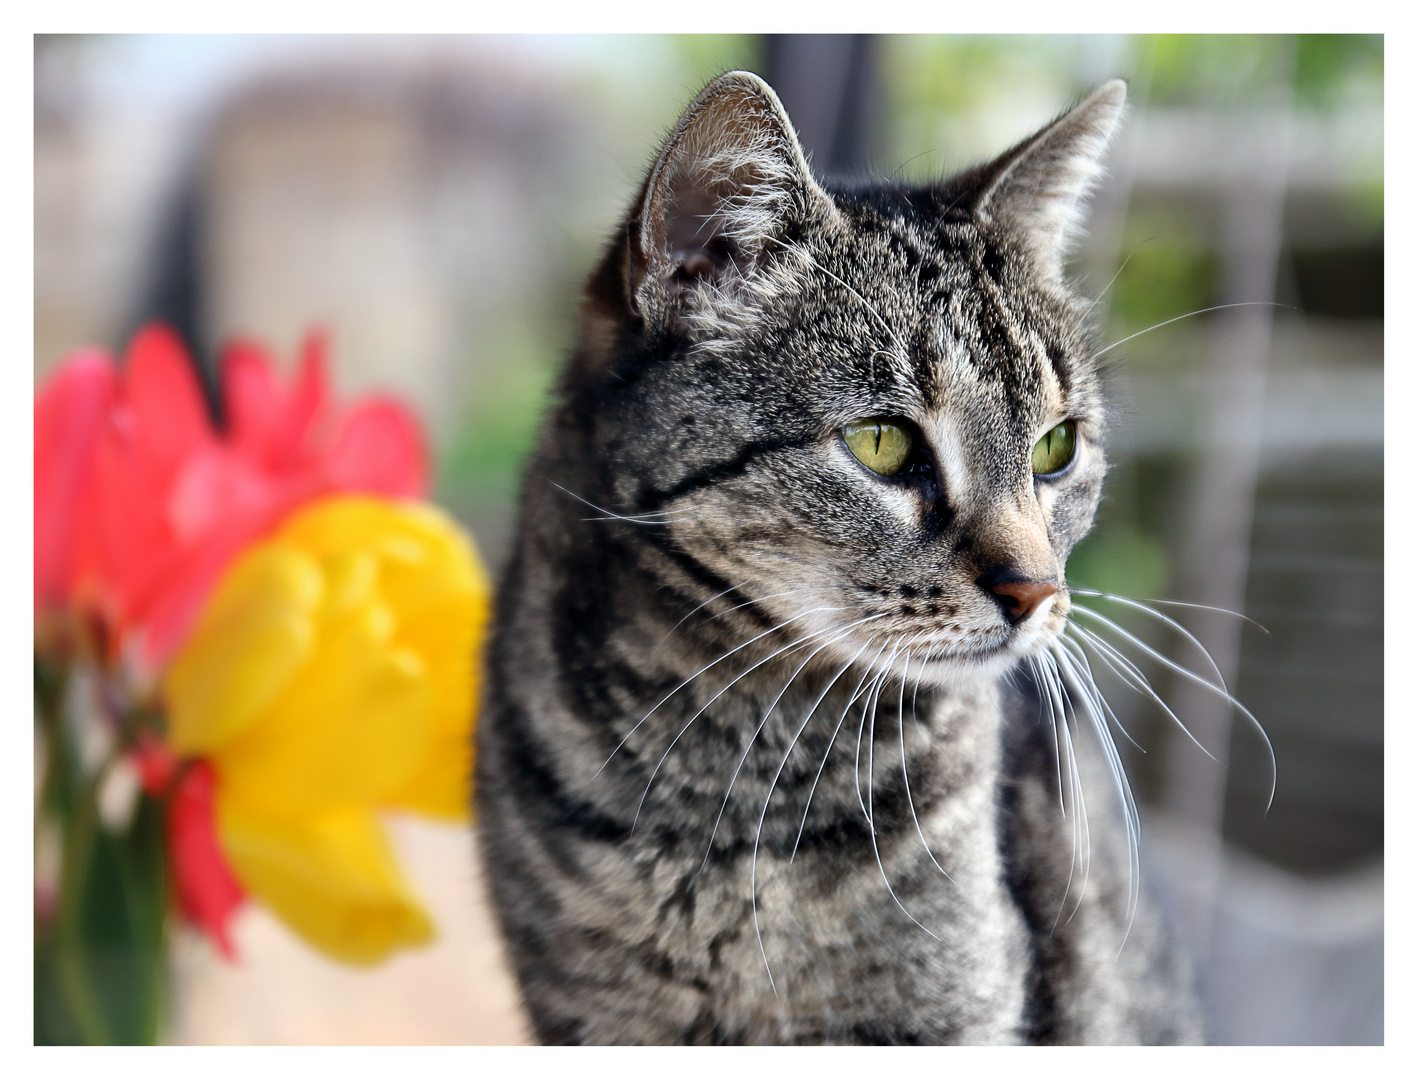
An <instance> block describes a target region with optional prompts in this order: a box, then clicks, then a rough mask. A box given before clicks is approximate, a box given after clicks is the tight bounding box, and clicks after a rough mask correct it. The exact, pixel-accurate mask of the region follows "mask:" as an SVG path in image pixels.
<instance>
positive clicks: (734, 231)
mask: <svg viewBox="0 0 1418 1080" xmlns="http://www.w3.org/2000/svg"><path fill="white" fill-rule="evenodd" d="M1122 97H1123V94H1122V86H1121V84H1119V83H1113V84H1109V85H1108V86H1105V87H1104V88H1102V89H1101V90H1100V91H1098V92H1097V93H1095V94H1094V95H1093V96H1092V97H1091V98H1089V99H1088V100H1086V101H1085V102H1083V103H1082V104H1081V105H1079V106H1078V107H1077V108H1075V109H1074V110H1072V111H1070V112H1069V113H1067V114H1065V115H1064V116H1062V117H1061V118H1060V119H1059V120H1057V121H1055V122H1054V123H1053V124H1052V125H1050V126H1048V127H1046V128H1045V129H1044V130H1043V131H1041V132H1040V133H1039V134H1038V135H1036V136H1034V137H1033V138H1032V139H1030V140H1027V141H1026V142H1025V143H1022V144H1020V146H1018V147H1016V148H1015V149H1014V150H1012V151H1010V152H1009V153H1007V154H1006V155H1004V156H1003V157H1002V158H1000V159H999V160H998V161H997V162H994V163H992V164H990V165H987V166H984V167H982V168H980V169H977V170H974V171H972V172H970V173H967V174H964V175H962V176H960V177H957V178H955V179H953V180H950V181H947V182H943V183H940V184H937V185H931V186H923V187H909V186H904V185H896V184H884V183H883V184H874V185H869V186H857V187H826V188H825V187H823V186H822V185H821V184H819V183H818V182H817V181H816V180H815V179H814V178H813V177H812V176H811V174H810V172H809V171H808V167H807V164H806V162H805V161H804V160H803V155H802V151H801V149H800V148H799V147H798V144H797V140H796V138H795V136H794V134H793V131H792V127H791V125H790V124H789V122H788V120H787V118H786V116H784V115H783V112H782V108H781V106H780V105H779V103H778V101H777V98H776V97H775V96H774V95H773V92H772V90H771V89H769V88H768V87H767V86H766V85H765V84H764V83H763V82H762V81H761V80H759V79H757V77H755V76H752V75H748V74H745V73H731V74H729V75H726V76H723V77H721V78H720V79H718V80H716V81H715V82H714V83H713V84H711V85H710V86H709V87H708V88H707V89H706V90H705V91H704V92H703V93H702V94H700V96H699V97H698V98H697V99H696V100H695V102H694V103H693V104H692V105H691V106H690V107H689V109H688V111H687V112H686V114H685V116H684V117H683V118H682V119H681V121H680V123H679V124H678V125H677V127H676V128H675V130H674V131H673V132H672V133H671V135H670V137H669V139H668V141H667V143H666V145H665V148H664V149H663V150H662V151H661V154H660V156H659V158H658V160H657V161H656V164H655V166H654V167H653V168H652V170H651V172H650V174H649V176H648V178H647V180H646V183H645V186H644V188H643V189H642V191H641V193H640V195H639V196H638V198H637V200H636V202H635V205H634V207H633V208H632V211H631V215H630V217H629V218H628V219H627V221H626V222H625V223H624V225H623V226H622V227H621V229H620V230H619V232H618V233H617V235H616V236H615V238H614V239H613V241H612V243H611V244H610V246H609V249H608V251H607V254H606V256H605V258H604V260H603V262H602V264H601V265H600V267H599V268H598V270H597V271H596V272H595V273H594V274H593V275H592V277H591V280H590V281H589V283H588V286H587V291H586V301H585V307H584V311H583V317H582V329H581V339H580V345H579V347H578V349H577V350H576V352H575V353H574V355H573V356H572V357H571V359H570V362H569V364H568V366H567V369H566V371H565V373H564V375H563V378H562V380H561V383H560V386H559V401H558V403H557V405H556V406H555V408H554V409H553V411H552V413H551V415H550V416H549V418H548V420H547V423H546V426H545V428H544V430H543V433H542V437H541V441H540V445H539V448H538V450H537V453H536V455H535V458H534V459H533V461H532V462H531V464H530V466H529V468H528V471H527V474H526V482H525V488H524V492H523V503H522V512H521V514H522V516H521V527H520V535H519V540H518V544H517V548H516V551H515V555H514V558H513V560H512V562H511V565H510V567H509V569H508V571H507V575H506V578H505V580H504V581H503V582H502V586H501V589H500V592H499V596H498V610H497V616H496V624H495V632H494V637H493V641H492V644H491V647H490V652H489V656H488V678H487V689H486V696H485V701H484V704H483V711H482V720H481V722H480V732H479V737H478V771H477V809H478V815H479V822H480V829H481V834H482V846H483V851H484V852H485V857H486V860H487V867H488V877H489V880H490V882H491V885H492V890H493V895H494V898H495V903H496V908H497V912H498V915H499V918H500V920H501V925H502V929H503V931H504V934H505V937H506V941H507V944H508V949H509V955H510V958H511V960H512V963H513V966H514V968H515V970H516V972H517V975H518V978H519V980H520V983H521V988H522V993H523V996H524V999H525V1001H526V1004H527V1007H528V1010H529V1012H530V1015H531V1018H532V1022H533V1025H534V1028H535V1032H536V1035H537V1037H538V1038H539V1039H541V1040H542V1041H545V1042H553V1043H743V1042H775V1043H776V1042H782V1043H824V1042H826V1043H1010V1042H1108V1043H1112V1042H1174V1041H1189V1040H1191V1039H1193V1038H1195V1036H1196V1033H1197V1028H1196V1023H1195V1019H1194V1016H1193V1014H1192V1012H1191V1007H1190V1004H1189V999H1188V995H1187V994H1186V992H1185V991H1184V989H1183V982H1184V980H1183V978H1182V976H1181V973H1180V971H1179V968H1178V966H1177V965H1176V963H1175V962H1174V961H1173V960H1172V958H1171V950H1170V949H1169V948H1168V946H1167V944H1166V938H1165V934H1164V931H1163V928H1162V925H1161V923H1160V922H1159V920H1158V919H1157V918H1156V916H1155V915H1154V913H1153V911H1152V909H1151V908H1148V907H1146V906H1144V907H1143V908H1142V909H1141V910H1140V911H1139V913H1138V915H1137V917H1136V918H1135V919H1134V920H1133V922H1132V924H1131V927H1130V929H1129V927H1128V918H1127V906H1128V905H1127V890H1128V881H1127V854H1126V851H1125V849H1124V847H1123V844H1122V839H1121V834H1120V831H1119V830H1118V829H1116V828H1110V827H1108V826H1109V823H1108V822H1107V820H1106V815H1103V816H1102V817H1097V816H1096V815H1095V820H1094V822H1093V836H1092V844H1091V851H1092V869H1091V872H1090V881H1089V883H1088V886H1087V888H1086V889H1084V890H1082V899H1081V900H1079V899H1078V893H1079V890H1078V888H1077V886H1078V884H1079V883H1078V882H1073V883H1072V884H1070V880H1069V877H1070V871H1071V868H1072V865H1073V853H1072V849H1071V837H1072V832H1071V828H1072V826H1071V824H1070V822H1068V821H1066V820H1065V819H1064V817H1063V816H1062V815H1061V813H1060V795H1059V790H1058V782H1057V780H1056V769H1057V759H1056V757H1055V748H1054V747H1053V745H1052V744H1051V743H1050V741H1049V738H1050V735H1049V731H1050V729H1049V728H1048V726H1047V725H1043V724H1041V723H1040V722H1039V717H1038V713H1039V702H1038V701H1037V700H1036V699H1035V698H1033V697H1031V694H1030V692H1029V687H1028V685H1027V683H1021V682H1020V680H1019V679H1018V678H1017V674H1018V672H1019V671H1020V665H1021V662H1022V660H1023V659H1024V658H1025V657H1028V656H1031V655H1033V654H1035V653H1037V652H1039V651H1040V650H1041V649H1043V648H1045V647H1046V646H1047V644H1048V643H1049V642H1050V641H1051V640H1052V639H1053V638H1054V637H1055V636H1056V635H1057V634H1058V633H1059V632H1060V630H1061V628H1062V626H1063V621H1064V617H1065V615H1066V614H1067V610H1068V598H1067V591H1066V590H1064V589H1060V591H1059V592H1058V593H1056V594H1055V595H1054V596H1053V597H1051V598H1050V599H1049V600H1047V601H1045V602H1044V603H1043V604H1042V605H1041V606H1040V608H1039V609H1038V610H1037V611H1035V612H1034V613H1033V614H1032V615H1030V616H1029V617H1028V618H1026V619H1024V620H1023V621H1022V622H1020V623H1019V624H1018V625H1013V624H1012V623H1011V621H1010V620H1009V619H1008V618H1007V617H1005V614H1004V612H1003V611H1002V608H1001V605H1000V603H999V602H998V599H997V597H996V596H995V595H993V594H992V593H991V592H990V591H989V590H988V589H987V588H986V587H983V586H982V584H981V582H984V581H986V580H987V579H988V578H989V575H991V574H998V573H1001V572H1008V573H1012V574H1014V575H1015V576H1017V577H1022V578H1027V579H1029V580H1054V581H1057V582H1060V583H1061V581H1062V568H1063V565H1064V561H1065V560H1066V558H1067V556H1068V552H1069V551H1070V549H1071V548H1072V546H1073V545H1074V544H1075V543H1076V542H1077V540H1078V539H1079V538H1080V537H1082V536H1083V535H1084V534H1085V533H1086V532H1087V530H1088V528H1089V527H1090V525H1091V523H1092V518H1093V512H1094V509H1095V507H1096V505H1097V501H1098V497H1099V491H1100V486H1101V483H1102V478H1103V473H1104V469H1105V465H1104V459H1103V451H1102V434H1103V431H1102V429H1103V422H1104V408H1103V401H1102V398H1101V394H1100V389H1099V384H1098V376H1097V372H1096V370H1095V367H1094V365H1093V363H1092V361H1091V351H1090V350H1091V346H1090V341H1089V338H1088V333H1087V328H1086V326H1085V324H1084V318H1083V313H1084V308H1083V305H1082V304H1081V303H1080V302H1079V301H1078V300H1077V299H1075V298H1074V297H1073V296H1072V295H1071V294H1070V293H1069V292H1068V291H1067V290H1066V289H1065V287H1064V285H1063V282H1062V278H1061V276H1060V273H1059V266H1060V265H1061V259H1062V254H1061V250H1062V245H1063V244H1064V243H1065V242H1066V240H1067V238H1068V236H1069V235H1070V232H1071V230H1072V229H1073V227H1074V223H1075V221H1076V218H1077V216H1078V213H1079V205H1080V203H1081V200H1082V199H1083V197H1084V195H1085V194H1086V189H1087V186H1088V183H1089V181H1090V180H1091V178H1092V176H1093V174H1095V173H1096V171H1097V169H1098V167H1099V159H1100V156H1101V154H1102V151H1103V148H1104V146H1105V144H1106V142H1107V139H1108V137H1109V135H1110V133H1111V131H1112V129H1113V127H1114V125H1115V123H1116V121H1117V118H1118V116H1119V113H1120V111H1121V106H1122ZM870 416H893V417H904V418H906V419H907V420H908V421H909V422H910V423H911V424H913V425H914V429H913V430H914V431H915V432H916V433H917V435H918V438H919V440H920V447H919V449H918V451H917V452H916V453H917V455H918V460H917V461H916V467H913V468H912V469H910V470H906V471H903V472H902V473H901V474H898V475H897V476H893V477H881V476H877V475H875V474H873V473H871V472H869V471H868V470H867V469H866V468H865V467H863V466H862V465H861V463H860V462H858V461H857V460H856V459H855V458H854V457H853V456H852V455H851V453H850V452H849V451H848V450H847V448H846V445H845V443H844V442H843V438H842V435H841V430H842V428H843V426H844V425H846V424H848V423H850V422H853V421H855V420H859V419H861V418H863V417H870ZM1064 419H1073V420H1075V421H1076V422H1077V424H1078V431H1079V440H1080V449H1079V453H1078V457H1077V460H1076V461H1075V463H1074V464H1073V466H1071V468H1070V469H1069V470H1068V471H1067V472H1066V473H1065V474H1063V475H1062V476H1061V477H1059V478H1056V479H1052V480H1040V479H1036V478H1035V477H1034V475H1033V473H1032V471H1031V468H1030V464H1029V460H1030V450H1031V447H1032V446H1033V444H1034V442H1035V440H1036V439H1038V438H1039V436H1040V435H1041V434H1042V433H1043V432H1044V431H1046V430H1048V429H1049V428H1050V427H1052V426H1053V425H1054V424H1057V423H1059V422H1060V421H1061V420H1064ZM1021 686H1022V687H1023V689H1020V687H1021ZM1098 790H1106V788H1100V789H1098ZM1066 896H1067V897H1068V908H1069V909H1072V908H1073V907H1074V905H1075V903H1077V908H1076V910H1073V911H1072V913H1071V915H1070V912H1069V910H1064V911H1063V915H1064V917H1063V918H1060V917H1059V913H1060V911H1061V906H1062V905H1063V903H1064V900H1065V897H1066ZM1056 924H1057V925H1056ZM1125 934H1126V935H1127V941H1126V945H1125V947H1123V948H1122V950H1121V953H1119V947H1120V946H1121V945H1122V943H1123V940H1124V935H1125Z"/></svg>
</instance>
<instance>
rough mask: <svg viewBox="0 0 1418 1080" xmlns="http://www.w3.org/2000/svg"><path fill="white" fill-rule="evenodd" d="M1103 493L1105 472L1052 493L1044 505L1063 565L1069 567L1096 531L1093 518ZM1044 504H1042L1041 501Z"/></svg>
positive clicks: (1052, 538) (1099, 471)
mask: <svg viewBox="0 0 1418 1080" xmlns="http://www.w3.org/2000/svg"><path fill="white" fill-rule="evenodd" d="M1102 490H1103V474H1102V470H1101V469H1100V470H1098V471H1096V472H1095V473H1093V474H1092V475H1090V476H1087V477H1080V478H1079V479H1078V480H1077V481H1075V482H1074V483H1073V484H1071V485H1069V486H1068V487H1066V488H1062V489H1060V490H1057V491H1055V492H1052V493H1051V498H1050V499H1049V502H1048V503H1045V504H1044V516H1045V518H1046V519H1047V520H1048V522H1049V541H1050V543H1052V544H1053V547H1054V551H1055V552H1056V553H1057V555H1058V558H1059V562H1060V563H1065V562H1067V560H1068V557H1069V555H1070V554H1071V553H1072V551H1073V548H1074V545H1076V544H1077V543H1078V542H1079V541H1080V540H1082V539H1083V538H1084V537H1085V536H1087V535H1088V532H1089V530H1090V529H1092V528H1093V516H1094V514H1095V513H1096V512H1097V509H1098V500H1099V497H1100V496H1101V494H1102ZM1041 502H1042V500H1041Z"/></svg>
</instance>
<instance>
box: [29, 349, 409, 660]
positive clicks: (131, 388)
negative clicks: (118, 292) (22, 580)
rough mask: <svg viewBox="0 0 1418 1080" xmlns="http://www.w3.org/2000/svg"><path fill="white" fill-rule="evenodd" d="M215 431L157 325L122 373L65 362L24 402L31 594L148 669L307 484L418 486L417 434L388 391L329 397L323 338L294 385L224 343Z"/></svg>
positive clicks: (89, 360) (380, 488) (187, 371)
mask: <svg viewBox="0 0 1418 1080" xmlns="http://www.w3.org/2000/svg"><path fill="white" fill-rule="evenodd" d="M221 373H222V380H221V381H222V398H223V405H224V412H225V415H226V421H227V422H226V429H225V430H224V431H218V430H217V429H216V428H215V427H214V426H213V424H212V422H211V419H210V417H209V415H208V412H207V408H206V404H205V402H204V401H203V399H202V393H201V389H200V387H199V385H198V383H197V379H196V377H195V375H194V373H193V368H192V363H191V361H190V360H189V358H188V356H187V354H186V351H185V350H184V349H183V346H182V344H181V342H180V341H179V340H178V339H177V337H176V335H174V334H173V333H172V332H171V331H170V330H168V329H167V328H165V327H162V326H157V325H151V326H148V327H146V328H144V329H143V330H142V331H140V332H139V333H138V334H137V336H136V337H135V338H134V339H133V341H132V343H131V344H130V346H129V349H128V358H127V366H126V368H125V369H124V370H123V371H122V373H121V374H119V373H118V372H116V371H115V370H114V368H113V365H112V362H111V361H110V360H109V359H108V358H107V357H106V356H104V355H103V354H99V353H94V352H85V353H82V354H79V355H76V356H75V357H74V358H72V359H71V360H69V361H68V362H67V363H66V364H65V365H64V366H63V367H62V368H61V369H60V370H59V372H58V373H56V375H55V376H54V377H53V378H51V380H50V381H49V382H48V383H46V385H45V387H44V388H43V389H42V390H41V392H40V395H39V398H38V400H37V401H36V406H35V426H36V438H35V603H36V606H37V609H38V607H39V605H41V604H53V603H60V602H62V601H64V600H66V599H67V600H68V601H69V602H70V603H71V604H74V605H77V606H78V607H80V608H82V609H85V610H87V611H90V612H92V613H94V614H96V615H97V616H98V617H99V619H100V621H101V622H102V623H103V624H104V625H105V627H106V629H107V630H108V631H109V639H110V641H111V642H112V648H113V650H114V651H115V653H116V654H117V656H119V657H121V658H123V659H125V660H127V661H129V662H130V663H131V664H133V665H134V667H135V670H136V673H138V674H139V675H141V676H143V677H151V676H152V675H153V674H155V673H156V671H157V669H158V668H159V667H160V666H161V665H162V664H163V663H164V662H165V661H166V660H167V659H168V658H169V657H170V656H171V654H172V652H173V650H174V649H175V648H176V647H177V645H178V644H180V642H181V641H182V639H183V637H184V635H185V634H186V632H187V630H188V628H189V627H190V625H191V623H192V621H193V619H194V618H195V617H196V616H197V614H198V612H199V611H200V610H201V607H202V604H203V602H204V601H205V600H206V597H207V594H208V593H209V592H210V591H211V588H212V586H213V585H214V584H215V583H216V581H217V579H218V578H219V577H220V575H221V573H222V571H223V570H224V569H225V568H226V566H227V564H228V563H229V562H230V561H231V559H232V558H233V557H234V556H235V555H236V554H237V553H238V552H240V551H241V550H242V549H243V548H244V547H245V546H246V545H247V544H249V543H251V542H252V541H253V540H255V539H257V538H259V537H260V536H262V535H264V534H265V533H267V532H269V531H270V530H271V529H273V528H274V527H275V526H276V525H278V524H279V523H280V521H281V520H282V519H283V518H284V517H285V516H286V515H287V514H288V513H290V511H292V510H293V509H295V508H296V507H298V506H300V505H301V504H303V503H305V502H307V501H308V500H310V499H312V498H315V497H318V496H320V495H325V494H330V493H334V492H346V491H347V492H361V493H368V494H374V495H384V496H389V497H396V498H399V497H411V496H417V495H420V494H422V492H423V490H424V488H425V485H426V480H427V464H426V456H425V451H424V445H423V439H422V437H421V435H420V433H419V430H418V426H417V424H416V423H415V421H414V420H413V418H412V417H411V416H410V415H409V414H408V413H407V412H406V411H405V410H404V409H403V408H402V407H401V406H399V405H398V404H396V403H394V402H393V401H390V400H386V399H382V398H366V399H364V400H363V401H360V402H357V403H355V404H354V405H353V406H351V407H350V408H348V409H338V408H336V407H335V405H334V404H333V403H332V401H331V400H330V394H329V387H328V383H327V380H326V375H325V365H324V341H323V339H322V338H320V337H311V338H310V339H309V340H308V341H307V343H306V345H305V348H304V352H303V355H302V361H301V366H300V370H299V372H298V374H297V375H296V378H295V380H294V383H293V384H292V385H290V386H285V385H282V383H281V382H280V380H279V379H278V378H277V377H276V375H275V373H274V371H273V370H272V367H271V364H270V361H269V360H268V358H267V356H266V354H265V353H264V352H263V351H262V350H261V349H260V348H258V347H257V346H255V345H252V344H250V343H246V342H239V343H236V344H233V345H232V346H230V347H229V348H228V349H227V350H226V352H225V354H224V355H223V357H222V365H221Z"/></svg>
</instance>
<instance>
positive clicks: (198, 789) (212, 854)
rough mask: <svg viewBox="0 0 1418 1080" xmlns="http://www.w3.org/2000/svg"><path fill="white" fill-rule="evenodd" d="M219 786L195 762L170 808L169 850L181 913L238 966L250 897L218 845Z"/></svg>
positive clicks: (206, 766) (183, 776)
mask: <svg viewBox="0 0 1418 1080" xmlns="http://www.w3.org/2000/svg"><path fill="white" fill-rule="evenodd" d="M215 784H216V777H215V775H214V773H213V772H212V767H211V766H210V765H209V764H207V762H205V761H195V762H193V763H192V764H191V765H190V766H189V767H188V768H187V769H185V770H183V771H182V773H181V776H180V779H179V780H178V781H177V786H176V788H175V789H174V790H173V792H172V797H171V799H170V800H169V801H168V805H167V848H168V851H169V853H170V854H171V861H170V863H169V865H170V866H171V867H172V891H173V894H174V896H175V897H176V898H177V907H178V910H180V911H181V912H182V914H183V916H185V917H186V919H187V921H188V922H190V923H192V925H194V926H196V927H198V928H200V929H202V930H205V931H206V932H207V933H208V934H209V935H211V937H212V940H213V941H215V942H216V943H217V947H218V948H220V949H221V951H222V954H223V955H224V956H226V958H227V959H228V960H233V959H235V958H236V949H235V948H234V947H233V946H232V943H231V929H230V924H231V917H232V915H233V914H235V912H236V910H237V908H239V907H240V906H241V904H242V901H244V900H245V899H246V891H245V890H244V889H243V888H242V887H241V884H240V882H238V881H237V880H236V877H235V875H234V874H232V872H231V867H230V866H229V865H228V864H227V860H226V856H225V855H224V854H222V849H221V844H220V842H219V841H218V839H217V819H216V809H215V804H214V802H213V788H214V786H215Z"/></svg>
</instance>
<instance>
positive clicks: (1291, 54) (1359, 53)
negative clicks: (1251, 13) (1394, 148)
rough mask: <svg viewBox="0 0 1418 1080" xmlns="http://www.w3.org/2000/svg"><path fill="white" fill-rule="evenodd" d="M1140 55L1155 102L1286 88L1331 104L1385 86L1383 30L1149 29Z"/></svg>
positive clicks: (1217, 100)
mask: <svg viewBox="0 0 1418 1080" xmlns="http://www.w3.org/2000/svg"><path fill="white" fill-rule="evenodd" d="M1138 58H1139V65H1138V66H1139V70H1141V71H1144V72H1146V80H1147V87H1146V92H1147V97H1148V101H1149V104H1152V105H1211V106H1225V105H1237V104H1249V103H1253V102H1258V101H1263V100H1267V99H1270V98H1273V97H1274V95H1275V93H1276V91H1277V90H1284V91H1293V93H1294V97H1295V100H1296V102H1297V103H1299V104H1301V105H1304V106H1307V107H1310V108H1316V109H1325V108H1333V107H1335V106H1338V105H1341V104H1343V103H1345V102H1346V101H1351V100H1355V99H1363V98H1369V99H1371V100H1372V99H1374V98H1381V96H1382V92H1383V59H1384V42H1383V37H1382V35H1377V34H1299V35H1292V34H1149V35H1146V36H1144V37H1142V38H1140V39H1139V41H1138Z"/></svg>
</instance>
